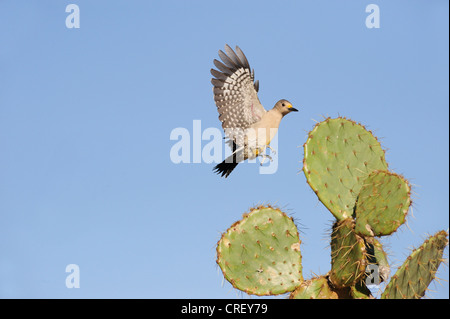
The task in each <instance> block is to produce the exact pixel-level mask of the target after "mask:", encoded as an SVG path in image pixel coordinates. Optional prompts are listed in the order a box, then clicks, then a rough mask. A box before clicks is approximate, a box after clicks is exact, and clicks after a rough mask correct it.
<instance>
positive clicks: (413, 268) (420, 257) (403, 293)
mask: <svg viewBox="0 0 450 319" xmlns="http://www.w3.org/2000/svg"><path fill="white" fill-rule="evenodd" d="M447 237H448V233H447V232H446V231H444V230H442V231H440V232H437V233H436V234H435V235H434V236H430V237H429V238H428V239H426V240H425V242H424V243H423V244H422V246H420V247H419V248H417V249H415V250H414V251H413V252H412V253H411V255H409V257H408V258H406V260H405V262H404V263H403V265H402V266H401V267H400V268H399V269H398V270H397V272H396V273H395V275H394V276H393V277H392V279H391V281H390V282H389V284H388V285H387V286H386V289H385V290H384V292H383V294H382V295H381V298H382V299H419V298H422V297H423V296H424V294H425V292H426V290H427V287H428V285H429V284H430V283H431V281H432V280H433V279H434V278H435V276H436V272H437V269H438V267H439V265H440V263H441V262H442V261H443V259H442V256H443V254H444V248H445V247H446V246H447V244H448V239H447Z"/></svg>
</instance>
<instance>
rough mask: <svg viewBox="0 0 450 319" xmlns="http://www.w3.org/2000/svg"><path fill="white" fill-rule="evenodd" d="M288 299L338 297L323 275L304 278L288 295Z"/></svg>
mask: <svg viewBox="0 0 450 319" xmlns="http://www.w3.org/2000/svg"><path fill="white" fill-rule="evenodd" d="M289 299H338V294H337V293H336V291H333V289H332V288H331V287H330V285H329V283H328V278H327V277H325V276H320V277H315V278H311V279H310V280H305V281H304V282H302V283H301V284H300V286H298V287H297V289H295V290H294V291H293V292H292V293H291V294H290V295H289Z"/></svg>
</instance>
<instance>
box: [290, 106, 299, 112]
mask: <svg viewBox="0 0 450 319" xmlns="http://www.w3.org/2000/svg"><path fill="white" fill-rule="evenodd" d="M289 111H291V112H298V110H297V109H296V108H295V107H290V108H289Z"/></svg>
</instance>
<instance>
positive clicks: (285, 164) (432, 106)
mask: <svg viewBox="0 0 450 319" xmlns="http://www.w3.org/2000/svg"><path fill="white" fill-rule="evenodd" d="M70 3H75V4H77V5H78V6H79V8H80V28H79V29H68V28H66V25H65V20H66V17H67V15H68V13H66V12H65V8H66V5H68V4H70ZM370 3H375V4H377V5H378V6H379V8H380V28H379V29H368V28H367V27H366V25H365V19H366V17H367V15H368V13H366V12H365V8H366V6H367V5H368V4H370ZM448 12H449V8H448V1H444V0H442V1H438V0H436V1H373V2H369V1H331V0H330V1H283V2H282V3H280V2H273V1H245V2H243V1H228V2H227V3H224V2H219V1H164V2H163V1H138V0H136V1H114V2H112V1H82V0H79V1H56V0H54V1H50V0H48V1H6V0H1V1H0V39H1V42H0V43H1V44H0V252H1V257H0V283H1V284H0V297H1V298H246V297H247V296H246V295H245V294H242V293H239V292H237V291H235V290H234V289H233V288H232V287H231V286H230V285H229V284H228V283H227V282H226V281H225V282H224V281H223V278H222V275H221V272H220V269H218V267H217V266H216V263H215V245H216V242H217V241H218V239H219V238H220V234H221V232H223V231H225V230H226V229H227V228H228V227H229V226H230V225H231V224H232V223H234V222H235V221H237V220H238V219H240V218H241V216H242V214H243V213H244V212H246V211H248V209H249V208H250V207H252V206H254V205H257V204H260V203H272V204H276V205H278V206H280V207H282V208H283V209H284V210H285V211H286V212H287V213H289V214H290V215H292V216H294V217H295V220H296V222H297V224H298V226H299V228H300V229H301V240H302V245H301V251H302V255H303V267H304V268H303V270H304V276H305V277H306V278H309V277H311V275H312V273H315V274H324V273H326V272H327V271H328V270H329V269H330V251H329V237H328V234H329V230H330V227H331V224H332V220H333V217H332V215H331V214H330V213H329V212H328V211H327V209H326V208H325V207H324V206H323V205H322V204H321V203H320V202H319V201H318V199H317V197H316V196H315V194H314V193H313V192H312V190H311V189H310V188H309V186H308V185H307V183H306V179H305V177H304V175H303V173H302V172H301V171H300V170H301V162H302V159H303V149H302V148H301V145H303V143H304V142H305V141H306V136H307V132H308V131H309V130H311V129H312V127H313V125H314V124H315V122H314V120H321V119H322V118H323V116H331V117H336V116H338V115H341V116H346V117H348V118H351V119H353V120H355V121H357V122H361V123H362V124H364V125H366V126H367V127H368V128H369V129H371V130H372V131H373V132H374V134H375V135H376V136H377V137H379V138H380V140H381V143H382V146H383V148H385V149H387V153H386V159H387V161H388V163H389V167H390V169H391V170H393V171H395V172H397V173H400V174H403V175H404V176H405V177H406V178H408V179H409V180H410V182H411V183H412V184H413V191H414V195H413V201H414V204H413V211H412V214H411V213H410V215H409V217H408V219H407V223H408V225H407V226H406V225H403V226H402V227H401V228H400V229H399V231H397V232H396V233H395V234H393V235H392V236H389V237H384V238H383V239H382V242H383V243H384V244H385V245H386V247H388V250H389V253H390V255H389V261H390V263H391V266H392V268H393V271H395V269H396V268H397V267H398V266H399V265H401V263H402V262H403V260H404V259H405V258H406V256H407V255H408V254H409V249H411V248H412V247H417V246H419V245H420V244H421V243H422V241H423V240H424V238H425V236H426V234H433V233H435V232H437V231H439V230H442V229H445V230H448V224H449V215H448V213H449V200H448V199H449V198H448V193H449V170H448V169H449V148H448V144H449V140H448V139H449V122H448V117H449V92H448V86H449V74H448V70H449V62H448V61H449V43H448V37H449V34H448V22H449V20H448ZM225 43H228V44H230V45H231V46H235V45H239V46H240V47H241V49H242V50H243V51H244V53H245V54H246V55H247V58H248V59H249V61H250V65H251V66H252V67H253V68H254V69H255V73H256V78H257V79H259V81H260V93H259V98H260V100H261V102H262V104H263V105H264V106H265V107H266V109H270V108H271V107H272V106H273V105H274V104H275V102H276V101H277V100H279V99H281V98H286V99H288V100H290V101H291V102H292V103H293V104H294V106H295V107H296V108H298V109H299V110H300V111H299V112H298V113H295V114H290V115H289V116H288V117H286V118H285V119H283V123H282V127H281V129H280V131H279V135H278V165H279V166H278V170H277V172H276V173H275V174H272V175H262V174H259V173H258V168H259V166H258V164H240V165H239V166H238V167H237V168H236V170H235V171H234V172H233V173H232V174H231V175H230V177H229V178H228V179H221V178H219V177H218V176H217V175H215V174H213V172H212V168H213V166H214V164H207V163H197V164H194V163H191V164H186V163H181V164H174V163H173V162H172V161H171V159H170V149H171V147H172V146H173V145H174V143H175V141H171V140H170V138H169V137H170V133H171V132H172V130H173V129H175V128H177V127H183V128H186V129H188V130H189V131H190V132H192V125H193V121H194V120H201V125H202V129H206V128H209V127H216V128H220V122H219V120H218V113H217V111H216V107H215V105H214V100H213V96H212V89H211V87H212V86H211V83H210V78H211V76H210V73H209V70H210V68H211V67H212V66H213V64H212V61H213V59H215V58H217V51H218V50H219V49H223V47H224V45H225ZM191 138H192V135H191ZM205 143H207V142H205V141H203V144H202V145H205ZM446 256H448V253H447V252H446ZM68 264H77V265H78V266H79V267H80V288H79V289H68V288H66V286H65V279H66V276H67V275H68V274H67V273H66V272H65V268H66V266H67V265H68ZM438 276H439V277H440V278H442V279H445V280H447V281H445V280H443V281H442V282H441V284H432V285H431V287H430V288H431V289H432V290H433V292H432V293H430V294H429V296H430V297H432V298H448V297H449V294H448V291H449V286H448V267H446V266H442V265H441V268H440V271H439V274H438Z"/></svg>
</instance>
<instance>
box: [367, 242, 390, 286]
mask: <svg viewBox="0 0 450 319" xmlns="http://www.w3.org/2000/svg"><path fill="white" fill-rule="evenodd" d="M365 241H366V252H367V262H368V264H369V265H376V266H377V267H378V278H372V279H373V283H381V282H383V281H386V280H387V279H388V278H389V274H390V272H391V269H390V267H389V263H388V260H387V254H386V252H385V251H384V249H383V246H382V245H381V243H380V242H379V241H378V240H377V239H375V238H373V237H365ZM370 274H371V272H367V271H366V275H370ZM373 276H374V275H372V277H373Z"/></svg>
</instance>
